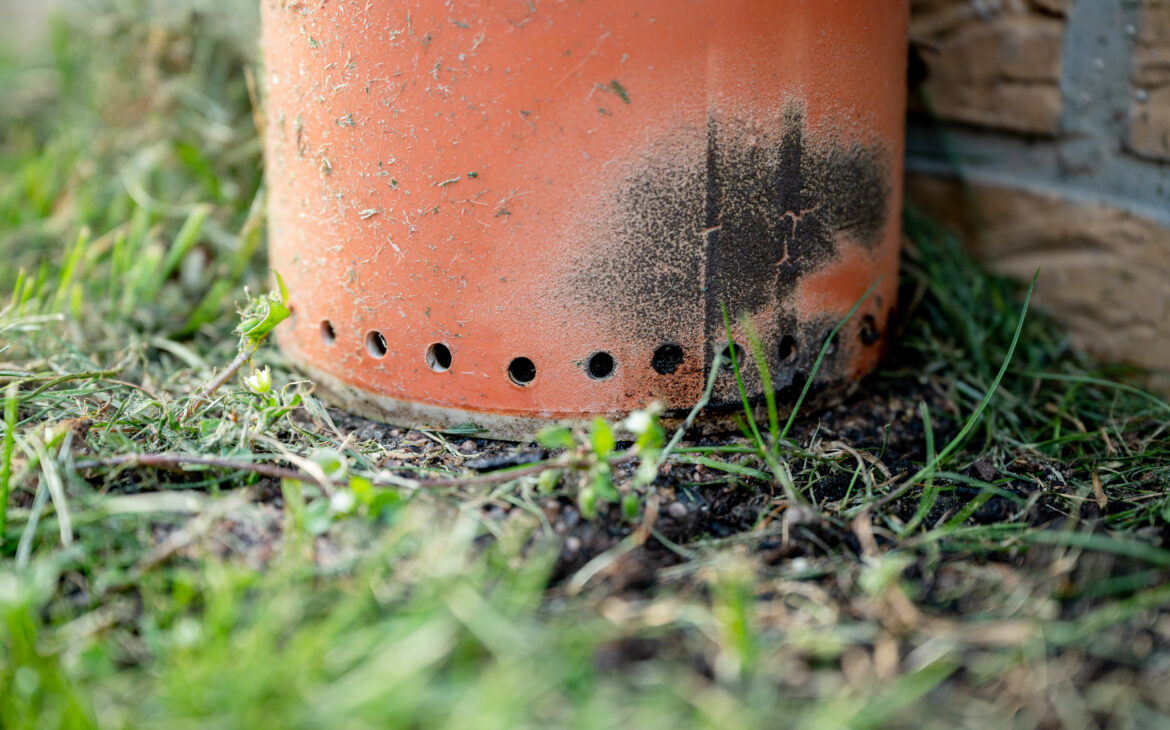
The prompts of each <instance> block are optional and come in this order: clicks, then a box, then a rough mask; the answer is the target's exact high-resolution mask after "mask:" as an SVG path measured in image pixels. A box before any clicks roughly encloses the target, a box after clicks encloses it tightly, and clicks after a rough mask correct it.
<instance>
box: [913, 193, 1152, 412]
mask: <svg viewBox="0 0 1170 730" xmlns="http://www.w3.org/2000/svg"><path fill="white" fill-rule="evenodd" d="M907 199H908V200H909V201H910V202H911V203H912V204H914V205H917V206H919V207H920V208H922V209H924V210H926V211H927V212H928V213H930V214H931V215H933V216H934V217H936V218H937V219H939V220H942V221H944V222H946V223H947V224H949V225H950V226H951V227H952V228H955V229H957V230H958V231H959V232H960V233H961V234H962V235H963V236H964V238H965V240H967V241H969V242H971V245H972V246H974V247H975V250H976V252H977V253H978V254H979V256H980V257H981V258H982V259H983V260H984V261H985V262H986V263H987V264H988V265H989V266H990V267H991V268H992V269H993V270H995V271H998V272H1000V273H1003V274H1005V275H1008V276H1012V277H1015V278H1017V279H1020V280H1021V281H1026V280H1029V279H1031V278H1032V275H1033V274H1034V273H1035V272H1036V270H1037V269H1040V279H1039V282H1038V283H1037V287H1036V293H1035V301H1036V304H1037V305H1038V306H1040V307H1042V308H1044V309H1045V310H1046V311H1047V312H1049V313H1050V314H1052V315H1053V316H1054V317H1055V318H1056V319H1057V320H1059V321H1061V322H1062V323H1063V324H1064V325H1065V326H1067V327H1068V328H1069V330H1070V332H1071V334H1072V337H1073V340H1074V342H1075V343H1076V344H1077V345H1078V346H1079V347H1081V348H1083V349H1084V350H1085V351H1086V352H1088V353H1090V354H1092V355H1094V356H1096V357H1099V358H1101V359H1102V360H1105V361H1108V362H1124V363H1129V364H1132V365H1136V366H1139V367H1142V368H1145V369H1147V370H1149V371H1150V372H1151V384H1155V385H1157V386H1158V387H1161V388H1163V389H1164V390H1165V392H1168V393H1170V287H1168V286H1167V284H1166V282H1168V281H1170V228H1166V227H1163V226H1161V225H1159V224H1158V223H1157V222H1155V221H1153V220H1150V219H1148V218H1145V217H1142V216H1138V215H1135V214H1133V213H1130V212H1128V211H1125V210H1120V209H1118V208H1113V207H1109V206H1106V205H1102V204H1088V203H1084V202H1079V201H1071V200H1068V199H1064V198H1061V197H1059V196H1057V195H1047V194H1038V193H1034V192H1025V191H1021V190H1015V189H1010V188H1002V187H994V186H988V185H978V184H976V185H973V186H969V188H968V190H967V191H964V189H963V188H962V187H961V186H960V185H959V184H958V183H957V182H956V181H955V180H953V179H942V178H934V177H926V176H921V175H910V176H909V178H908V179H907Z"/></svg>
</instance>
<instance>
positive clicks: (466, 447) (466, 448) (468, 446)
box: [459, 439, 479, 454]
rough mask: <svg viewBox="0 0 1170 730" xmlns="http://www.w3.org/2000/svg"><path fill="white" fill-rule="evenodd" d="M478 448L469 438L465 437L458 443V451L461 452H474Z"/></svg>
mask: <svg viewBox="0 0 1170 730" xmlns="http://www.w3.org/2000/svg"><path fill="white" fill-rule="evenodd" d="M478 449H479V447H478V446H476V445H475V442H474V441H472V440H471V439H467V440H466V441H464V442H463V443H461V444H459V452H460V453H463V454H474V453H475V452H476V451H477V450H478Z"/></svg>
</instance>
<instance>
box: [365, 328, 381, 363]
mask: <svg viewBox="0 0 1170 730" xmlns="http://www.w3.org/2000/svg"><path fill="white" fill-rule="evenodd" d="M366 349H367V350H369V352H370V355H371V356H373V357H386V336H385V335H383V334H382V333H381V332H379V331H378V330H370V331H369V333H367V334H366Z"/></svg>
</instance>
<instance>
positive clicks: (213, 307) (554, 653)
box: [0, 0, 1170, 728]
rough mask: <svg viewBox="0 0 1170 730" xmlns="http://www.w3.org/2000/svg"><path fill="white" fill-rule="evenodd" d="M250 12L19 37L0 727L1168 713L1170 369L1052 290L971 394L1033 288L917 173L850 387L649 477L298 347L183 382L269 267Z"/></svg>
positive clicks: (1042, 722) (225, 353)
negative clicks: (601, 496) (969, 237)
mask: <svg viewBox="0 0 1170 730" xmlns="http://www.w3.org/2000/svg"><path fill="white" fill-rule="evenodd" d="M254 23H255V19H254V8H253V7H252V4H251V3H246V2H231V3H215V4H214V5H213V4H211V3H198V2H191V1H184V2H154V3H151V2H145V0H139V1H131V0H124V1H111V2H104V3H100V4H99V5H98V7H97V9H94V8H93V7H88V6H87V9H86V10H84V11H83V12H77V13H75V14H74V15H73V17H70V18H66V19H62V20H60V21H58V22H57V23H56V24H55V25H54V27H53V31H52V33H51V48H49V49H46V50H45V52H44V54H43V55H42V56H39V57H36V58H30V57H20V58H18V57H15V56H14V55H13V54H12V53H7V52H5V51H2V50H0V57H2V58H3V60H2V61H0V100H2V103H0V261H3V264H2V265H0V292H3V293H5V294H4V295H3V296H2V297H0V390H2V396H0V401H3V405H4V407H5V408H4V412H5V418H4V425H3V430H2V434H3V437H2V439H0V504H3V505H4V507H5V508H6V511H5V512H4V513H3V516H2V517H0V727H4V728H20V727H140V726H150V725H157V726H167V727H174V726H203V725H206V726H211V727H258V726H272V727H320V726H341V727H363V726H369V727H402V726H412V727H439V726H449V727H460V728H464V727H476V728H480V727H500V728H518V727H528V726H533V727H535V726H549V725H552V726H570V727H613V726H620V725H625V726H629V727H639V728H640V727H720V728H725V727H776V726H798V727H810V728H822V727H823V728H836V727H858V728H861V727H885V726H893V727H955V726H959V727H987V726H993V725H1001V726H1011V725H1017V726H1020V727H1033V726H1046V727H1096V726H1111V727H1112V726H1116V727H1155V726H1167V724H1168V723H1170V714H1168V713H1170V694H1168V693H1167V692H1166V690H1167V689H1168V687H1167V677H1168V676H1170V613H1168V612H1167V607H1168V606H1170V587H1168V586H1167V583H1166V578H1167V575H1170V551H1168V550H1167V547H1168V545H1167V539H1168V537H1170V529H1168V527H1167V524H1168V522H1170V498H1168V496H1167V490H1166V487H1167V483H1168V481H1170V457H1168V454H1167V444H1166V427H1167V423H1168V418H1167V416H1168V414H1170V406H1167V405H1166V404H1165V403H1164V402H1161V401H1159V400H1158V399H1156V398H1154V397H1152V396H1149V395H1147V394H1145V393H1144V392H1142V391H1140V390H1139V389H1137V388H1135V387H1134V386H1132V385H1127V384H1125V383H1124V382H1120V381H1117V380H1115V379H1116V378H1118V377H1124V376H1125V373H1122V372H1116V371H1109V370H1099V369H1097V368H1096V367H1095V366H1093V365H1091V364H1090V363H1087V362H1086V361H1084V360H1083V359H1081V358H1080V357H1079V356H1077V355H1076V354H1074V353H1071V352H1069V351H1068V349H1067V345H1066V341H1065V339H1064V337H1063V336H1062V334H1061V333H1060V332H1059V331H1057V330H1056V329H1054V328H1053V327H1052V326H1051V325H1050V324H1049V323H1048V322H1047V321H1046V320H1044V319H1043V317H1042V316H1034V315H1030V316H1029V318H1028V320H1027V321H1026V323H1025V324H1024V326H1023V329H1022V330H1021V331H1020V335H1019V340H1018V345H1017V346H1016V349H1015V352H1014V356H1013V358H1012V359H1011V364H1010V367H1009V368H1008V369H1007V371H1006V374H1005V376H1004V379H1003V383H1002V386H1001V387H1000V388H999V389H998V391H997V392H996V395H995V396H994V398H992V399H991V401H990V404H989V407H988V408H987V410H986V412H985V413H983V415H982V417H981V418H978V419H976V418H973V414H975V412H976V408H977V406H978V405H979V403H980V402H981V401H982V400H983V399H984V396H985V394H987V393H988V392H989V391H990V390H991V389H992V387H993V384H994V383H995V380H996V375H997V371H998V370H999V368H1000V364H1001V362H1002V361H1004V360H1005V358H1006V357H1007V355H1008V352H1009V349H1010V348H1011V345H1012V343H1013V336H1014V335H1015V332H1016V326H1017V322H1018V318H1019V314H1020V311H1021V300H1020V296H1019V294H1020V292H1019V291H1017V290H1016V289H1015V288H1013V287H1012V286H1011V285H1009V284H1007V283H1005V282H1003V281H1001V280H998V279H996V278H993V277H990V276H988V275H987V274H986V273H984V272H983V271H982V270H980V269H979V268H978V266H976V265H975V264H973V263H972V262H971V261H970V260H968V259H967V258H966V257H965V256H964V255H963V254H962V253H961V252H960V250H959V248H958V247H957V245H956V243H955V241H954V240H953V239H952V238H951V237H949V236H948V235H947V234H946V232H945V231H942V230H939V229H938V228H937V227H936V226H935V225H934V224H932V223H931V222H930V221H928V220H926V219H924V218H923V217H922V216H920V215H918V214H915V213H913V212H910V213H908V214H907V219H906V224H907V231H908V233H909V235H910V237H911V238H912V239H913V242H914V245H913V247H912V249H911V251H910V252H908V255H907V262H906V266H905V272H904V283H905V286H904V290H905V291H904V294H905V297H904V302H905V306H906V309H907V312H908V316H907V320H906V322H905V323H904V325H903V332H902V333H901V337H902V340H901V345H900V347H899V350H898V352H897V353H896V355H895V357H894V358H893V359H892V360H891V363H890V365H889V366H888V367H887V368H886V369H885V370H884V371H883V372H882V373H881V374H880V375H879V376H877V377H876V378H874V379H872V380H871V381H870V382H869V383H868V385H867V393H866V394H864V395H863V396H862V397H861V400H855V401H854V402H853V404H852V405H847V406H845V407H842V408H840V409H835V410H834V411H830V412H829V413H826V414H824V415H822V416H820V417H816V416H814V417H812V418H806V419H802V420H801V421H800V423H799V425H798V427H797V428H796V429H795V430H794V431H793V435H792V436H791V438H785V439H778V438H775V434H772V433H764V434H762V435H760V436H759V437H758V438H757V437H756V436H755V435H754V434H753V435H752V436H751V437H750V438H749V437H747V436H745V437H742V438H740V437H737V438H728V439H725V440H722V441H718V442H712V441H706V442H703V443H701V444H692V443H689V442H687V443H685V444H684V448H682V449H679V450H677V451H675V452H674V453H673V455H672V456H670V458H669V459H666V461H665V463H664V465H663V468H662V469H661V470H660V474H659V476H658V477H657V478H656V479H655V480H654V481H653V482H652V483H650V484H641V483H639V482H638V481H637V477H636V475H634V474H633V473H632V472H631V471H630V470H628V469H626V470H623V469H622V468H619V467H617V466H615V468H614V482H615V485H616V486H615V487H614V488H615V489H618V490H621V492H622V493H623V494H625V495H630V496H632V498H631V500H629V502H628V503H627V504H624V505H623V508H624V511H626V512H627V514H625V515H623V514H622V511H623V510H619V509H618V508H617V506H616V505H613V506H607V505H605V504H602V505H601V506H600V507H599V508H598V512H599V514H598V515H597V516H596V517H595V518H594V519H592V520H589V519H584V520H583V519H581V517H580V512H579V511H577V510H576V505H578V504H580V501H579V498H580V494H579V493H578V491H577V484H576V482H575V481H574V479H573V478H571V475H570V474H566V475H565V476H564V478H562V479H560V480H559V481H558V480H557V479H556V478H549V477H550V475H551V476H553V477H555V476H556V475H557V474H558V473H559V472H557V471H555V470H553V469H548V470H538V471H534V472H532V473H531V474H529V475H527V476H522V477H517V478H515V479H507V478H503V479H483V478H481V477H467V478H465V475H466V470H465V462H466V457H467V454H466V453H465V451H468V450H470V451H473V452H475V451H485V452H493V453H494V452H495V451H499V450H500V449H501V448H502V447H498V446H491V445H487V444H483V443H481V442H479V443H477V442H469V443H470V444H471V448H470V449H465V448H464V447H465V446H467V443H461V442H462V441H464V439H462V437H460V438H454V439H453V437H451V436H450V435H444V434H437V433H423V432H408V433H405V434H403V433H400V432H397V431H392V430H390V429H388V428H380V427H373V426H371V425H369V424H363V423H361V422H358V421H354V420H353V419H348V418H346V417H344V416H343V415H342V414H338V413H336V412H332V411H329V410H327V409H326V408H325V407H324V406H323V405H322V404H321V403H320V402H319V401H318V400H317V399H316V398H314V396H313V395H312V389H311V384H308V383H305V382H303V381H301V380H300V379H299V378H298V377H297V376H296V374H295V373H293V372H291V371H289V369H288V368H287V367H286V366H285V365H284V364H283V363H282V361H281V360H280V357H279V354H278V353H277V352H275V351H274V350H272V349H271V348H264V349H261V350H260V351H259V353H258V354H257V358H256V361H257V364H258V365H267V366H270V367H271V368H272V371H271V372H272V380H273V385H272V387H271V389H269V390H265V389H264V388H263V387H259V386H258V385H257V384H254V385H253V386H252V387H251V388H248V387H245V386H244V385H243V383H242V382H239V380H238V379H237V380H233V381H231V382H229V383H228V384H227V385H226V386H225V387H224V388H222V389H220V390H219V391H217V392H216V393H215V394H214V395H213V396H212V397H211V399H210V400H209V401H207V402H204V401H201V400H198V399H195V398H193V394H195V393H196V392H197V390H198V389H199V387H200V386H201V385H202V384H203V383H205V382H206V381H207V380H208V379H210V378H211V376H212V372H213V371H214V370H215V369H217V368H220V369H222V368H223V367H224V366H225V365H226V364H227V363H228V362H230V361H231V360H232V359H233V357H234V356H235V355H236V352H237V344H238V343H237V338H236V337H235V335H233V334H232V328H233V327H234V326H235V325H236V314H235V309H236V307H235V305H236V304H237V303H240V304H243V303H244V302H245V301H246V299H247V297H246V295H245V288H250V290H251V291H252V292H261V291H264V290H266V289H267V288H269V287H270V286H271V282H270V281H269V280H268V277H267V274H266V264H265V261H264V256H263V250H262V240H263V197H264V193H263V184H262V180H261V175H260V167H261V162H260V157H259V152H260V145H259V143H258V140H257V136H256V126H255V123H254V118H253V115H254V110H253V103H252V99H253V97H254V95H255V92H254V91H250V89H252V88H253V85H252V84H250V83H249V80H248V79H249V77H248V74H247V73H246V71H247V70H248V69H254V68H255V59H254V57H253V56H254V53H253V38H254V32H255V31H254ZM276 268H279V262H277V265H276ZM245 374H246V373H245ZM871 406H872V408H871ZM188 411H190V412H191V413H192V414H193V415H191V416H190V417H187V415H186V414H187V412H188ZM883 418H885V419H888V421H885V422H883V421H881V419H883ZM867 419H868V420H869V421H873V423H868V422H867ZM874 419H877V420H874ZM968 421H970V423H971V424H972V425H973V426H974V427H975V428H974V429H973V431H972V432H971V434H970V436H969V437H968V438H966V439H965V440H963V441H958V442H955V447H956V450H955V452H954V453H953V454H952V455H950V456H949V458H946V459H944V460H940V461H937V462H936V457H937V456H938V455H939V454H940V453H944V452H945V450H946V447H947V446H948V444H950V443H951V441H950V440H951V439H953V438H955V436H956V434H957V433H958V432H959V426H960V425H962V424H964V423H967V422H968ZM858 424H860V425H858ZM891 434H893V435H891ZM898 434H901V436H899V435H898ZM906 434H909V436H906ZM574 438H579V439H584V440H585V441H588V437H587V436H586V435H576V436H574ZM899 438H901V439H902V440H905V439H906V438H911V439H912V440H913V442H914V446H913V447H912V448H909V447H906V446H905V445H904V444H903V445H898V441H899ZM936 441H937V443H936ZM593 443H594V445H593V446H590V447H589V448H596V446H595V445H596V438H594V442H593ZM895 446H897V449H900V451H899V453H894V452H895V450H896V449H895ZM960 447H961V448H960ZM607 453H608V452H607ZM127 454H148V455H150V454H153V455H159V454H164V455H179V456H180V457H183V458H185V459H187V461H183V460H182V459H179V460H176V461H175V462H173V463H170V464H168V466H169V467H171V471H165V470H159V469H154V468H147V466H146V465H143V464H141V463H138V462H135V460H134V459H129V460H124V461H122V462H120V463H117V464H115V463H114V462H112V461H110V460H111V459H116V458H118V457H124V456H125V455H127ZM586 455H587V454H586ZM199 458H203V459H212V460H215V463H206V462H204V463H200V462H198V459H199ZM555 458H556V457H554V459H555ZM557 463H560V462H557ZM592 463H594V464H595V465H596V464H597V463H598V462H596V460H595V461H594V462H592ZM79 464H82V465H83V466H79ZM258 464H259V465H264V466H270V467H275V468H280V469H293V468H295V469H300V470H302V471H304V472H305V473H311V474H316V475H319V478H315V479H309V480H308V481H307V483H302V482H299V481H296V480H289V479H286V480H283V481H282V480H280V479H279V478H273V477H272V476H270V475H266V474H264V473H257V469H255V468H253V467H254V466H255V465H258ZM931 464H933V468H925V469H924V468H922V467H923V466H924V465H926V466H930V465H931ZM891 473H893V475H894V476H898V475H901V477H900V478H901V479H902V481H901V482H897V481H893V482H891V481H889V480H888V479H887V478H886V475H888V474H891ZM320 475H323V476H320ZM910 475H913V477H914V478H912V479H907V477H908V476H910ZM435 477H440V478H448V482H447V485H446V486H443V487H441V488H439V487H433V488H424V487H422V486H420V484H421V482H420V481H419V479H420V478H435ZM374 483H378V484H397V485H398V486H397V487H385V486H378V487H375V486H373V484H374ZM725 502H726V503H731V504H733V506H734V510H739V512H735V511H734V510H732V511H731V512H729V513H728V514H738V515H739V516H740V519H741V520H742V521H743V524H744V525H746V527H742V528H740V527H735V528H734V529H731V528H727V527H726V526H725V525H726V524H729V523H728V520H730V519H731V518H730V517H727V516H723V515H722V513H721V517H720V520H722V521H718V522H717V521H714V520H712V521H698V522H696V521H695V520H696V519H697V518H694V517H693V515H695V514H697V513H699V512H703V511H704V510H708V509H709V510H710V511H711V512H712V513H714V512H715V511H717V509H719V505H720V504H723V503H725ZM667 505H670V506H671V507H672V508H673V507H674V505H681V507H682V508H681V511H678V510H676V511H675V512H668V510H667ZM659 507H661V509H662V511H663V512H664V513H667V514H664V516H663V517H662V518H661V520H660V521H659V522H658V523H655V522H654V519H653V518H652V517H651V516H650V515H651V514H652V511H655V510H658V509H659ZM630 512H632V514H631V513H630ZM679 515H684V516H679ZM685 515H690V516H685ZM672 519H673V520H674V522H671V520H672ZM688 520H690V522H687V521H688ZM656 524H657V528H656V527H655V525H656ZM686 525H690V527H687V526H686ZM696 525H698V526H696ZM733 527H734V526H733ZM659 528H660V529H659Z"/></svg>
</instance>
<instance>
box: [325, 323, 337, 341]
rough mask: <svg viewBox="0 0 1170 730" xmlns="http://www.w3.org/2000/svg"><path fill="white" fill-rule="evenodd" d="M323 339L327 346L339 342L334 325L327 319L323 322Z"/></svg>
mask: <svg viewBox="0 0 1170 730" xmlns="http://www.w3.org/2000/svg"><path fill="white" fill-rule="evenodd" d="M321 339H322V340H324V342H325V344H326V345H332V344H333V343H334V342H337V333H336V332H335V331H334V330H333V323H332V322H330V321H329V320H327V319H326V320H324V321H322V322H321Z"/></svg>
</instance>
